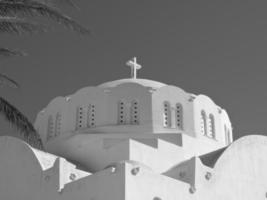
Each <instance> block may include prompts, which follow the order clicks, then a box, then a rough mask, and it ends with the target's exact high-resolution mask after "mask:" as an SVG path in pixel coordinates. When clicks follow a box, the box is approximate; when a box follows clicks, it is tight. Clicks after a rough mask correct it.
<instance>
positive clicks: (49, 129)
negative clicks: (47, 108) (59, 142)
mask: <svg viewBox="0 0 267 200" xmlns="http://www.w3.org/2000/svg"><path fill="white" fill-rule="evenodd" d="M47 123H48V124H47V141H48V140H49V139H51V138H53V137H54V120H53V116H52V115H49V117H48V120H47Z"/></svg>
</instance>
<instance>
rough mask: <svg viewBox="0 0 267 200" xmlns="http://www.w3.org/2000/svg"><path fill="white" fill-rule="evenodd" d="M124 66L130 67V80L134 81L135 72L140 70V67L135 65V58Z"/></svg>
mask: <svg viewBox="0 0 267 200" xmlns="http://www.w3.org/2000/svg"><path fill="white" fill-rule="evenodd" d="M126 65H127V66H129V67H131V78H133V79H136V76H137V70H139V69H141V68H142V66H141V65H139V64H138V63H137V61H136V57H133V59H132V60H129V61H128V62H127V63H126Z"/></svg>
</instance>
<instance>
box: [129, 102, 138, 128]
mask: <svg viewBox="0 0 267 200" xmlns="http://www.w3.org/2000/svg"><path fill="white" fill-rule="evenodd" d="M139 123H140V119H139V102H138V101H137V100H133V101H132V102H131V124H139Z"/></svg>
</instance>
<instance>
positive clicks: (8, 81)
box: [0, 73, 19, 88]
mask: <svg viewBox="0 0 267 200" xmlns="http://www.w3.org/2000/svg"><path fill="white" fill-rule="evenodd" d="M0 85H8V86H9V87H12V88H18V87H19V84H18V83H17V82H16V81H14V80H13V79H12V78H9V77H8V76H6V75H4V74H1V73H0Z"/></svg>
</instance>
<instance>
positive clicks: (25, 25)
mask: <svg viewBox="0 0 267 200" xmlns="http://www.w3.org/2000/svg"><path fill="white" fill-rule="evenodd" d="M44 31H46V29H45V28H44V26H41V25H39V24H36V23H33V22H29V21H25V20H23V19H18V18H16V17H0V33H15V34H23V33H39V32H44Z"/></svg>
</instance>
